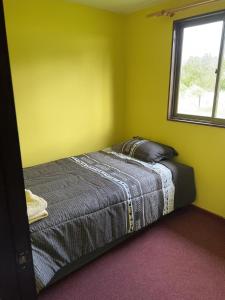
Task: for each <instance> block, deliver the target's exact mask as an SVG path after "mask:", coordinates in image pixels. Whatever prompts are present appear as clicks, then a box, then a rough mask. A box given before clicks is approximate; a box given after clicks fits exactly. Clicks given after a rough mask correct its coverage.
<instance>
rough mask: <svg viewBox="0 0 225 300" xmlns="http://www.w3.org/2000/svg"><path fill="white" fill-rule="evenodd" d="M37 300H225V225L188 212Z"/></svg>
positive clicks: (161, 223) (197, 212)
mask: <svg viewBox="0 0 225 300" xmlns="http://www.w3.org/2000/svg"><path fill="white" fill-rule="evenodd" d="M38 299H39V300H53V299H54V300H75V299H76V300H79V299H80V300H87V299H93V300H105V299H108V300H110V299H118V300H119V299H121V300H123V299H129V300H133V299H135V300H136V299H137V300H142V299H151V300H167V299H170V300H171V299H172V300H176V299H177V300H186V299H188V300H201V299H202V300H209V299H210V300H224V299H225V220H223V219H222V218H221V219H220V218H217V217H215V216H213V215H210V214H207V213H205V212H203V211H201V210H199V209H197V208H194V207H189V208H187V209H184V210H181V211H178V212H175V213H173V214H172V215H169V216H167V217H165V218H164V219H162V220H160V221H159V222H158V223H156V224H154V225H153V226H152V227H151V228H149V229H148V230H145V231H143V232H142V233H140V234H138V235H137V236H135V237H134V238H132V239H131V240H129V241H127V242H125V243H123V244H121V245H119V246H117V247H116V248H115V249H113V250H111V251H110V252H108V253H107V254H105V255H103V256H102V257H100V258H98V259H97V260H96V261H94V262H92V263H90V264H89V265H87V266H85V267H83V268H82V269H81V270H80V271H77V272H74V273H73V274H71V275H70V276H69V277H67V278H66V279H64V280H62V281H61V282H59V283H57V284H55V285H54V286H52V287H50V288H48V289H47V290H46V291H44V292H42V293H41V295H40V296H39V298H38Z"/></svg>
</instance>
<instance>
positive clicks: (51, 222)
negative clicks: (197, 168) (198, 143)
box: [24, 150, 174, 291]
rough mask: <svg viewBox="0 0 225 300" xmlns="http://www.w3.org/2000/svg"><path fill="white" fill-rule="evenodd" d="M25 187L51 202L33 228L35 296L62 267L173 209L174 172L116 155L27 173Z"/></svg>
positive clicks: (93, 155)
mask: <svg viewBox="0 0 225 300" xmlns="http://www.w3.org/2000/svg"><path fill="white" fill-rule="evenodd" d="M24 179H25V186H26V188H27V189H30V190H31V191H32V192H33V193H34V194H36V195H38V196H41V197H43V198H44V199H45V200H46V201H47V202H48V213H49V216H48V218H46V219H44V220H42V221H39V222H37V223H34V224H32V225H31V226H30V232H31V242H32V251H33V261H34V268H35V276H36V285H37V290H38V291H40V290H41V289H43V288H44V287H45V286H47V285H48V284H49V282H50V281H51V280H52V278H53V277H54V275H55V274H56V273H57V272H58V271H59V270H60V269H62V268H63V267H65V266H67V265H68V264H71V263H72V262H75V261H76V260H78V259H79V258H80V257H82V256H84V255H87V254H89V253H91V252H93V251H95V250H96V249H98V248H101V247H103V246H105V245H106V244H108V243H111V242H113V241H115V240H117V239H120V238H121V237H123V236H125V235H127V234H128V233H131V232H135V231H138V230H139V229H141V228H143V227H145V226H147V225H149V224H151V223H153V222H154V221H156V220H157V219H159V218H160V217H161V216H162V215H165V214H167V213H169V212H171V211H173V208H174V185H173V182H172V174H171V171H170V170H169V169H168V168H167V167H165V166H164V165H162V164H159V163H156V164H149V163H143V162H141V161H138V160H135V159H133V158H130V157H128V156H124V155H122V154H118V153H115V152H112V151H110V150H109V151H100V152H94V153H89V154H84V155H80V156H76V157H71V158H66V159H62V160H58V161H55V162H50V163H47V164H42V165H39V166H35V167H31V168H26V169H24Z"/></svg>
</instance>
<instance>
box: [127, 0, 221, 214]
mask: <svg viewBox="0 0 225 300" xmlns="http://www.w3.org/2000/svg"><path fill="white" fill-rule="evenodd" d="M170 2H171V4H170V5H163V6H160V7H157V8H155V9H151V10H149V9H148V10H144V11H141V12H138V13H136V14H132V15H130V16H128V17H127V34H126V36H127V51H126V57H127V72H126V75H127V77H126V78H127V100H126V101H127V102H126V136H127V137H130V136H134V135H141V136H144V137H148V138H152V139H153V140H157V141H161V142H164V143H168V144H170V145H173V146H174V147H175V148H176V149H177V150H178V152H179V153H180V155H179V158H178V160H179V161H181V162H183V163H187V164H189V165H192V166H193V167H194V169H195V173H196V182H197V192H198V197H197V205H198V206H200V207H202V208H204V209H206V210H209V211H211V212H214V213H216V214H218V215H221V216H224V217H225V129H224V128H215V127H208V126H202V125H193V124H187V123H178V122H174V121H167V103H168V89H169V74H170V53H171V40H172V23H173V19H170V18H168V17H161V18H151V19H147V18H146V17H145V15H146V13H147V12H150V11H157V10H158V9H162V8H165V7H174V6H175V7H176V6H178V5H181V4H182V3H185V2H190V1H170ZM222 8H225V3H224V2H223V3H221V4H220V5H219V4H217V5H214V6H213V5H210V6H208V7H207V8H206V7H204V9H203V8H201V9H197V10H196V9H195V10H189V11H186V12H185V13H182V14H179V15H177V16H176V18H184V17H187V16H190V15H194V14H201V13H204V12H207V11H211V10H216V9H222Z"/></svg>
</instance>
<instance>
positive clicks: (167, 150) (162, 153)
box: [112, 137, 177, 162]
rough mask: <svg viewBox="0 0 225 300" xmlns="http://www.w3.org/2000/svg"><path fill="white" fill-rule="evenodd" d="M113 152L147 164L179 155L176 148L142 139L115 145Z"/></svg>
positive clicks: (137, 138) (136, 138)
mask: <svg viewBox="0 0 225 300" xmlns="http://www.w3.org/2000/svg"><path fill="white" fill-rule="evenodd" d="M112 150H113V151H115V152H118V153H123V154H125V155H129V156H131V157H134V158H136V159H140V160H142V161H145V162H160V161H161V160H165V159H171V158H173V157H174V156H175V155H177V151H176V150H175V149H174V148H172V147H170V146H167V145H163V144H160V143H156V142H153V141H150V140H146V139H144V138H141V137H134V138H133V139H131V140H128V141H125V142H123V143H121V144H118V145H114V146H112Z"/></svg>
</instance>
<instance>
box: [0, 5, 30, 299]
mask: <svg viewBox="0 0 225 300" xmlns="http://www.w3.org/2000/svg"><path fill="white" fill-rule="evenodd" d="M0 255H1V256H0V300H17V299H22V300H33V299H36V289H35V277H34V271H33V261H32V251H31V242H30V233H29V224H28V218H27V213H26V200H25V193H24V181H23V171H22V163H21V155H20V146H19V138H18V130H17V122H16V112H15V104H14V95H13V86H12V78H11V71H10V61H9V54H8V45H7V36H6V26H5V18H4V9H3V0H0Z"/></svg>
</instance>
